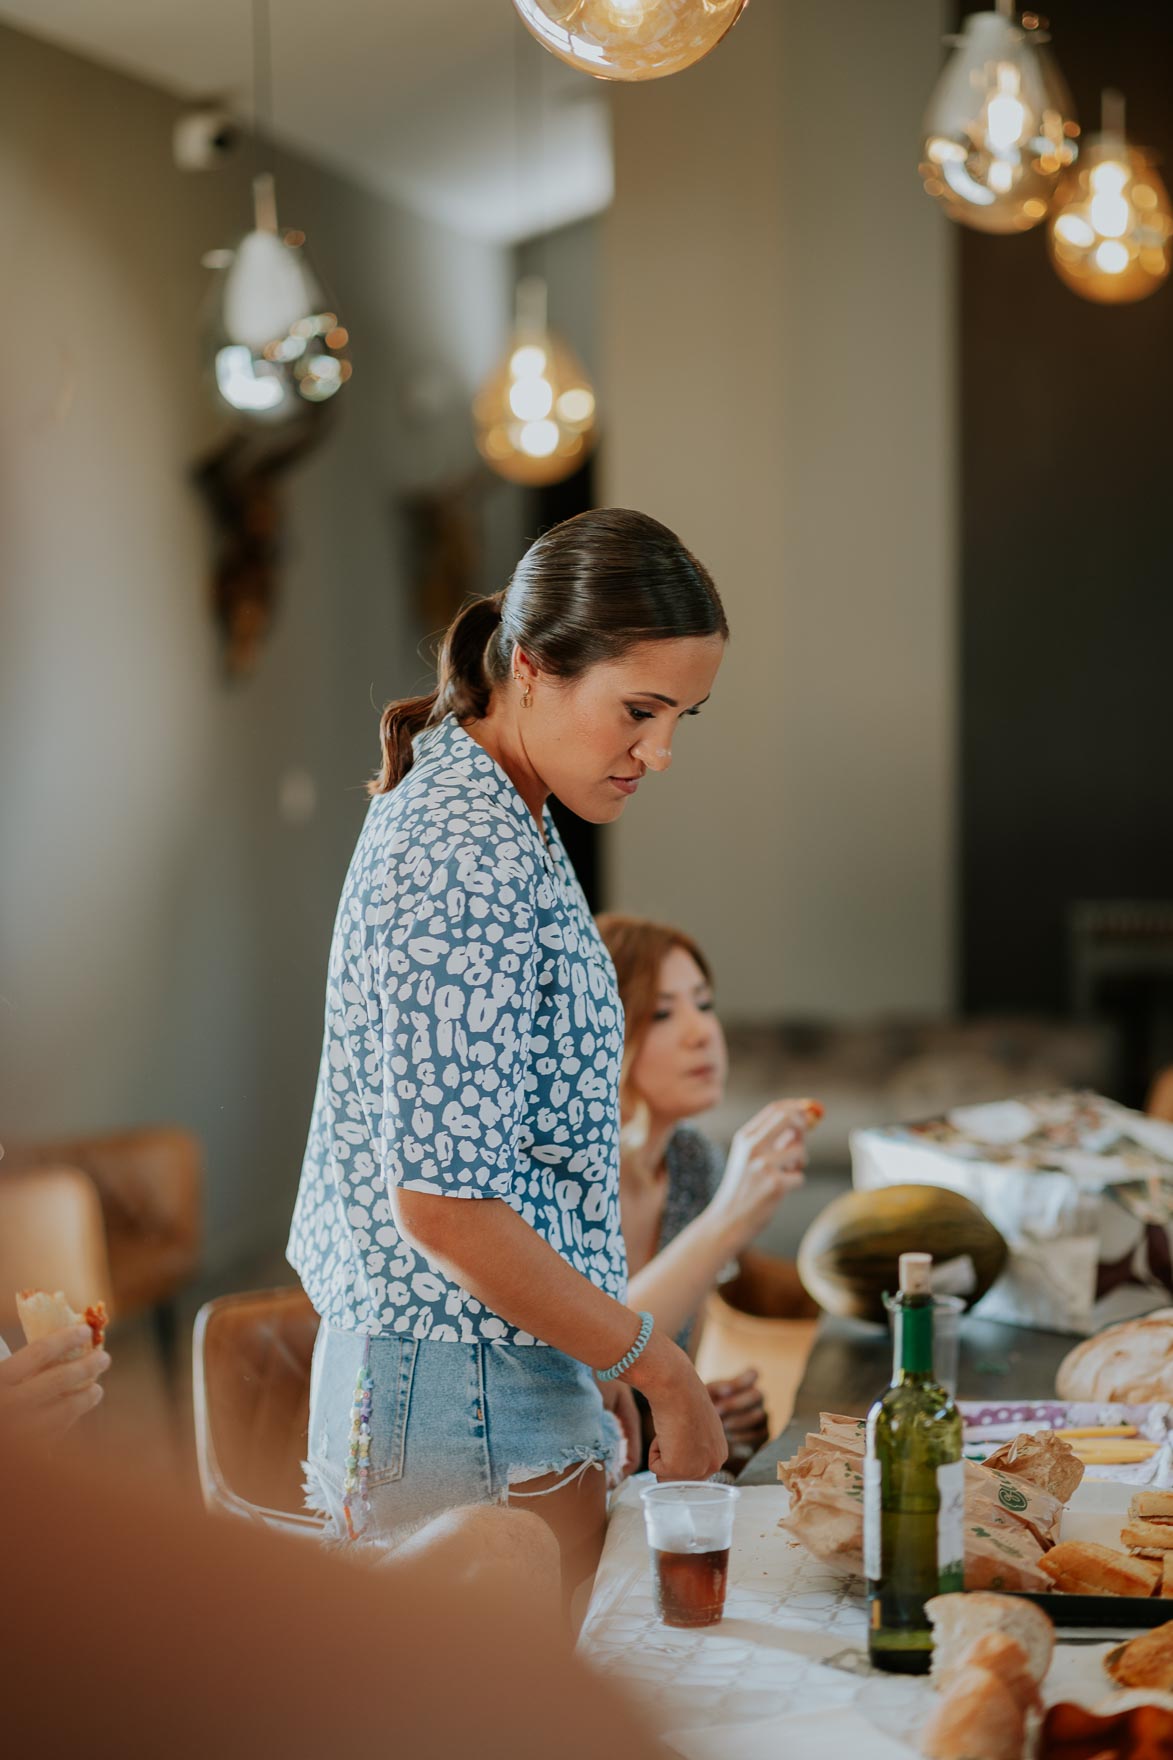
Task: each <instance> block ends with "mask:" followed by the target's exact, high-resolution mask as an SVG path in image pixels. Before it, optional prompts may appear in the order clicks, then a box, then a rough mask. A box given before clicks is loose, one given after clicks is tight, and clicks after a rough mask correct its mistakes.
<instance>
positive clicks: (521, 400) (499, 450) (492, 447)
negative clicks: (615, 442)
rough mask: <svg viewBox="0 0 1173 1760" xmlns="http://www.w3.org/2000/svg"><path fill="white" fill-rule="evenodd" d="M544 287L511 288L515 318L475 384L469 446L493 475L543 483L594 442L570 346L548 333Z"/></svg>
mask: <svg viewBox="0 0 1173 1760" xmlns="http://www.w3.org/2000/svg"><path fill="white" fill-rule="evenodd" d="M546 305H547V298H546V284H545V282H544V281H542V280H541V279H539V278H538V277H537V276H533V275H531V276H526V277H525V279H524V280H522V281H519V282H518V285H517V307H516V314H517V315H516V320H515V323H514V327H513V332H512V335H511V336H510V338H509V343H508V346H507V348H506V351H505V356H504V359H503V360H502V361H501V364H500V366H498V367H497V368H496V369H495V370H494V371H493V372H492V373H490V375H489V377H488V378H487V379H486V381H485V383H484V384H483V385H482V386H481V388H480V390H479V391H478V392H477V395H476V397H475V398H474V400H473V406H472V413H473V421H474V424H475V428H476V442H477V448H478V450H479V451H480V454H481V457H482V458H483V459H484V460H485V462H486V463H487V464H489V465H490V466H491V467H492V468H493V470H495V471H496V472H497V473H498V475H499V476H502V477H507V478H508V480H509V481H510V482H511V483H524V484H526V485H527V486H529V487H543V486H545V485H546V484H548V483H560V482H562V480H563V479H564V478H565V477H569V476H570V475H572V473H573V472H574V471H576V470H577V469H578V468H579V466H580V465H581V464H583V463H584V462H585V460H586V458H587V456H588V455H589V453H590V451H591V449H592V447H593V446H594V444H595V439H596V428H595V394H594V391H593V390H592V388H591V384H590V381H589V379H588V378H587V376H586V372H585V370H584V368H583V366H582V363H581V362H580V361H579V360H578V358H577V357H576V355H575V354H574V352H573V350H572V349H571V348H570V347H569V346H568V345H567V344H566V343H565V342H564V341H563V340H562V338H561V337H559V336H557V335H555V334H554V332H553V331H551V330H550V328H549V326H548V324H547V320H546Z"/></svg>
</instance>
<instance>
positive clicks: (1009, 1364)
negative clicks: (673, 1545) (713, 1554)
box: [738, 1314, 1078, 1485]
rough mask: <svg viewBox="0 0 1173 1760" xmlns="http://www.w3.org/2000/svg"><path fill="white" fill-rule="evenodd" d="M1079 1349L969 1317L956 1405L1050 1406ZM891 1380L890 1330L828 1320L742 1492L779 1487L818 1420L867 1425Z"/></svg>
mask: <svg viewBox="0 0 1173 1760" xmlns="http://www.w3.org/2000/svg"><path fill="white" fill-rule="evenodd" d="M1077 1342H1078V1341H1077V1340H1076V1339H1074V1338H1072V1336H1071V1334H1070V1333H1067V1332H1038V1331H1036V1330H1035V1329H1034V1328H1032V1327H1029V1326H1008V1325H1005V1324H1003V1323H1002V1322H1001V1321H997V1320H985V1319H983V1318H982V1317H981V1315H979V1314H967V1315H966V1316H965V1317H964V1319H963V1320H962V1322H961V1328H960V1338H959V1346H958V1368H957V1389H956V1391H957V1394H958V1397H959V1398H961V1399H967V1400H979V1401H981V1403H982V1404H983V1405H985V1404H989V1405H997V1404H998V1403H999V1402H1000V1401H1003V1400H1014V1401H1020V1400H1040V1399H1052V1398H1053V1397H1054V1394H1055V1377H1056V1375H1057V1374H1058V1372H1059V1365H1060V1363H1061V1362H1062V1361H1063V1359H1064V1357H1065V1356H1066V1355H1067V1353H1068V1352H1069V1351H1070V1350H1071V1349H1072V1347H1073V1346H1074V1345H1075V1344H1076V1343H1077ZM891 1379H892V1336H891V1333H890V1332H889V1330H888V1327H887V1326H886V1325H884V1326H877V1325H873V1324H872V1323H871V1322H870V1321H865V1320H841V1319H837V1318H835V1317H834V1316H832V1315H829V1314H827V1315H824V1316H823V1318H822V1320H821V1321H820V1322H819V1328H818V1331H817V1332H816V1334H815V1342H814V1346H813V1348H812V1350H811V1354H810V1356H809V1357H808V1358H807V1363H806V1369H805V1371H804V1373H803V1377H802V1380H801V1382H800V1383H799V1386H798V1391H797V1393H796V1394H795V1399H794V1411H793V1413H792V1414H791V1417H790V1421H789V1423H788V1424H787V1425H786V1426H785V1428H784V1429H783V1430H782V1431H781V1432H780V1433H779V1434H778V1435H777V1436H775V1437H774V1438H773V1439H772V1440H771V1441H770V1442H768V1443H766V1445H765V1447H764V1448H761V1449H759V1450H758V1452H757V1454H755V1455H754V1457H753V1459H752V1460H751V1461H750V1462H749V1464H748V1465H747V1466H746V1467H745V1469H744V1471H743V1472H742V1473H741V1474H740V1476H739V1478H738V1484H739V1485H773V1484H776V1483H777V1479H778V1463H779V1461H784V1460H788V1459H789V1458H790V1456H791V1455H792V1454H794V1453H795V1451H796V1450H797V1449H799V1448H801V1446H802V1442H803V1438H804V1437H805V1436H806V1434H807V1432H808V1431H809V1430H817V1429H818V1427H819V1413H820V1412H840V1413H842V1414H843V1416H845V1417H855V1418H862V1417H865V1416H866V1415H867V1412H868V1408H869V1407H870V1406H871V1404H872V1402H873V1400H875V1399H877V1398H878V1397H879V1395H880V1394H881V1393H883V1391H884V1389H885V1388H886V1387H887V1385H888V1383H889V1381H890V1380H891Z"/></svg>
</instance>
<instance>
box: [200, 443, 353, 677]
mask: <svg viewBox="0 0 1173 1760" xmlns="http://www.w3.org/2000/svg"><path fill="white" fill-rule="evenodd" d="M329 427H330V422H329V420H328V418H327V417H326V415H325V412H324V411H323V410H320V409H313V410H309V409H307V411H306V413H305V417H304V418H303V419H302V420H300V421H299V422H298V423H297V424H296V425H295V426H293V427H290V426H285V427H282V428H280V429H276V428H270V429H265V428H251V429H247V430H245V429H241V430H237V431H234V432H232V433H231V434H229V435H227V436H226V438H225V439H224V440H223V441H222V443H221V444H220V445H219V446H217V447H216V449H215V451H213V452H211V453H209V455H208V456H207V457H206V458H205V459H203V460H202V461H201V463H200V464H199V465H197V466H196V468H195V471H194V473H193V474H194V478H195V482H196V485H197V487H198V488H199V490H200V492H201V494H202V495H203V497H204V501H205V503H206V505H207V507H208V510H209V512H210V514H211V516H212V523H213V527H214V532H215V544H216V549H215V555H214V557H213V562H212V582H211V594H212V607H213V611H214V614H215V617H216V622H217V624H218V626H219V629H220V634H221V640H222V652H223V658H224V666H225V670H226V671H227V673H228V675H229V676H230V677H232V678H240V677H246V676H247V675H248V674H249V673H251V672H254V671H255V670H256V668H257V665H258V663H259V661H260V658H261V653H262V650H263V647H264V642H265V638H266V637H267V635H268V633H269V631H270V629H271V628H272V624H273V619H274V616H275V613H276V609H277V600H278V587H279V578H280V566H281V560H282V527H283V496H282V487H283V485H282V478H283V477H284V475H285V473H286V472H287V471H288V470H289V469H290V467H291V466H292V465H294V464H296V463H297V462H298V461H299V460H300V459H303V458H305V457H306V456H307V455H308V454H309V453H310V452H312V451H313V450H314V449H315V447H317V446H318V445H320V444H321V442H322V440H323V439H324V438H325V437H326V434H327V432H328V430H329Z"/></svg>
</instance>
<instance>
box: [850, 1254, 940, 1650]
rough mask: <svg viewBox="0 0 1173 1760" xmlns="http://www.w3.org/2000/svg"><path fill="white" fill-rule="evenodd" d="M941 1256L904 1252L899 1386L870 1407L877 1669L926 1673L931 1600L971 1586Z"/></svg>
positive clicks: (870, 1568) (871, 1580)
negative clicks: (940, 1298)
mask: <svg viewBox="0 0 1173 1760" xmlns="http://www.w3.org/2000/svg"><path fill="white" fill-rule="evenodd" d="M932 1268H933V1261H932V1258H931V1256H930V1255H929V1254H928V1253H902V1254H901V1255H900V1293H899V1295H898V1296H897V1297H896V1298H895V1300H894V1301H893V1302H892V1304H891V1306H892V1310H893V1321H894V1328H895V1335H896V1336H895V1349H894V1364H893V1371H892V1385H891V1386H890V1387H889V1389H888V1391H887V1393H885V1394H884V1395H883V1396H882V1398H880V1399H878V1400H877V1401H876V1403H875V1405H874V1406H873V1407H872V1409H871V1411H870V1412H869V1413H868V1435H867V1458H866V1461H865V1465H864V1524H863V1532H864V1571H865V1574H866V1576H867V1579H868V1597H869V1602H870V1622H869V1629H868V1654H869V1656H870V1657H871V1659H872V1661H873V1662H874V1663H875V1665H876V1666H877V1667H878V1668H885V1669H889V1670H892V1671H893V1672H895V1673H899V1674H925V1673H927V1672H928V1668H929V1664H930V1662H931V1660H932V1651H933V1635H932V1630H931V1627H930V1625H929V1621H928V1616H927V1615H926V1613H925V1602H926V1601H929V1600H931V1599H932V1597H933V1596H934V1595H945V1594H948V1593H950V1592H951V1591H952V1590H955V1589H961V1588H963V1587H964V1579H965V1463H964V1462H963V1460H962V1458H961V1439H962V1423H961V1413H960V1412H959V1411H958V1410H957V1407H956V1406H955V1405H954V1403H953V1401H952V1399H951V1398H950V1397H949V1395H948V1394H947V1393H946V1392H945V1390H944V1388H943V1387H938V1386H937V1383H936V1382H935V1381H934V1379H933V1294H932V1281H931V1273H932Z"/></svg>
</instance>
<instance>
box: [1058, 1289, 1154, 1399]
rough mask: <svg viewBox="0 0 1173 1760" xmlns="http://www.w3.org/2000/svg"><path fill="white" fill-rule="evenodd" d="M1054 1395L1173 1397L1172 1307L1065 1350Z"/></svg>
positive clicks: (1066, 1396)
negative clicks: (1065, 1353)
mask: <svg viewBox="0 0 1173 1760" xmlns="http://www.w3.org/2000/svg"><path fill="white" fill-rule="evenodd" d="M1055 1391H1056V1393H1057V1394H1058V1396H1059V1398H1060V1399H1073V1400H1097V1401H1098V1400H1105V1401H1107V1400H1115V1401H1118V1402H1119V1403H1121V1404H1122V1405H1145V1404H1146V1403H1147V1402H1148V1401H1150V1400H1162V1399H1173V1308H1159V1309H1158V1310H1157V1311H1156V1313H1154V1314H1146V1315H1145V1316H1144V1318H1143V1319H1142V1320H1124V1321H1122V1322H1121V1323H1120V1324H1119V1325H1118V1326H1106V1327H1105V1328H1104V1330H1103V1332H1098V1333H1097V1334H1096V1336H1095V1337H1094V1338H1087V1339H1085V1340H1084V1341H1083V1343H1082V1344H1077V1345H1076V1347H1075V1349H1074V1350H1073V1351H1069V1352H1068V1354H1067V1355H1066V1356H1065V1357H1064V1359H1063V1361H1062V1363H1061V1364H1060V1366H1059V1374H1058V1376H1057V1377H1056V1380H1055Z"/></svg>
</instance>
